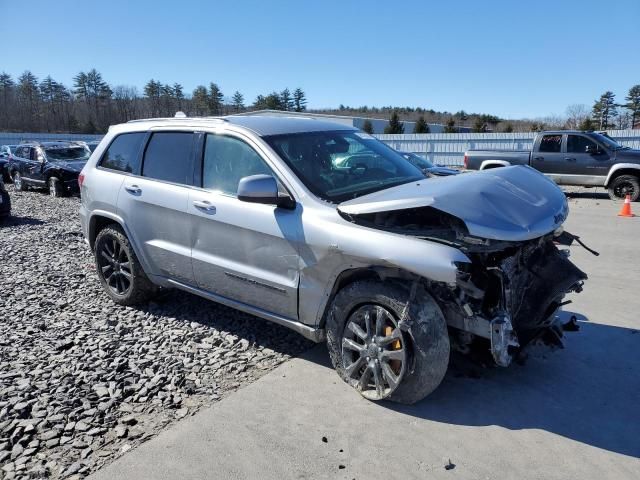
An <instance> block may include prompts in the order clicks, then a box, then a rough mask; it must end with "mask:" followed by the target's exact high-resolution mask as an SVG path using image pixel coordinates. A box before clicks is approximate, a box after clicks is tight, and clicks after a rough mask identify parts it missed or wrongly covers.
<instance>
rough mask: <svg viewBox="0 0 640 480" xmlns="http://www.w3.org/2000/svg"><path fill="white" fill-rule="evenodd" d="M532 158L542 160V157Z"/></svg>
mask: <svg viewBox="0 0 640 480" xmlns="http://www.w3.org/2000/svg"><path fill="white" fill-rule="evenodd" d="M533 159H534V160H544V157H533Z"/></svg>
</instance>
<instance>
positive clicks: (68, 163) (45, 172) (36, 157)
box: [8, 142, 91, 197]
mask: <svg viewBox="0 0 640 480" xmlns="http://www.w3.org/2000/svg"><path fill="white" fill-rule="evenodd" d="M90 156H91V151H90V150H89V148H88V147H87V145H86V144H85V143H84V142H81V143H80V142H35V143H26V144H22V145H18V148H16V152H15V154H14V155H13V156H12V157H11V160H10V162H9V166H8V168H9V173H10V175H11V178H12V179H13V186H14V188H15V190H16V191H22V190H24V189H26V188H27V187H46V188H48V189H49V194H50V195H51V196H53V197H60V196H63V195H66V194H69V193H78V192H79V189H78V175H79V174H80V171H81V170H82V167H84V165H85V163H86V162H87V160H88V159H89V157H90Z"/></svg>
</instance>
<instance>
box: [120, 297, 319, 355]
mask: <svg viewBox="0 0 640 480" xmlns="http://www.w3.org/2000/svg"><path fill="white" fill-rule="evenodd" d="M131 308H133V309H134V310H137V311H140V312H145V313H148V314H152V315H165V316H170V317H172V318H175V319H176V320H178V321H182V322H188V323H192V322H195V323H197V324H200V325H203V326H206V327H211V328H215V329H216V330H219V331H224V332H227V333H229V334H231V335H235V336H237V337H238V338H240V339H246V340H247V341H248V342H249V343H250V344H255V345H256V346H258V347H264V348H270V349H271V350H274V351H275V352H278V353H283V354H287V355H291V356H297V355H299V354H300V353H302V352H304V351H305V350H308V349H309V348H311V347H312V346H314V345H315V344H314V343H313V342H311V341H309V340H307V339H305V338H304V337H302V336H301V335H298V334H297V333H295V332H293V331H291V330H289V329H287V328H285V327H282V326H280V325H277V324H275V323H272V322H269V321H267V320H263V319H261V318H258V317H255V316H253V315H249V314H247V313H244V312H241V311H239V310H235V309H233V308H230V307H226V306H225V305H221V304H219V303H216V302H212V301H209V300H206V299H204V298H200V297H198V296H197V295H193V294H191V293H188V292H183V291H180V290H168V291H166V292H162V293H160V294H159V295H158V297H157V298H156V299H155V300H154V301H151V302H149V303H147V304H144V305H139V306H134V307H131Z"/></svg>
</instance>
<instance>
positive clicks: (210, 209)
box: [193, 200, 216, 213]
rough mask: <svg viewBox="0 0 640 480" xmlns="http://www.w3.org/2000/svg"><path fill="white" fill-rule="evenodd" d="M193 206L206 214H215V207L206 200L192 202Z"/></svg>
mask: <svg viewBox="0 0 640 480" xmlns="http://www.w3.org/2000/svg"><path fill="white" fill-rule="evenodd" d="M193 206H194V207H196V208H198V209H200V210H204V211H205V212H207V213H216V207H215V206H213V205H211V202H207V201H206V200H194V201H193Z"/></svg>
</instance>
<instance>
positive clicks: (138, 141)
mask: <svg viewBox="0 0 640 480" xmlns="http://www.w3.org/2000/svg"><path fill="white" fill-rule="evenodd" d="M145 136H146V133H145V132H136V133H122V134H120V135H118V136H117V137H116V138H115V139H114V140H113V141H112V142H111V145H109V148H107V151H106V152H104V155H103V156H102V160H101V161H100V166H101V167H102V168H106V169H109V170H115V171H118V172H124V173H137V172H138V171H139V167H140V148H141V147H142V142H143V141H144V138H145Z"/></svg>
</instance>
